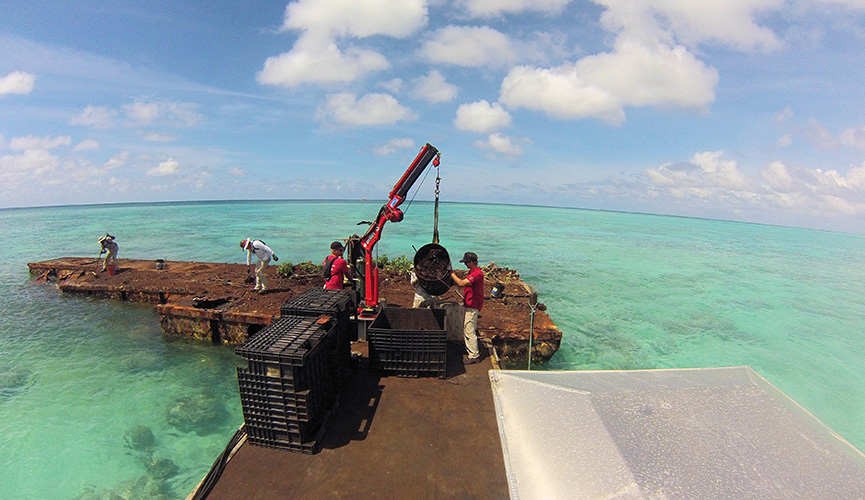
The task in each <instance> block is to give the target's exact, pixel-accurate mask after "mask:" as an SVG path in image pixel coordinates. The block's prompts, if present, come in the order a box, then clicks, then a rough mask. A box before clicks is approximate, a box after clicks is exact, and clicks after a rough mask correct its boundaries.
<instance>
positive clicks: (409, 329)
mask: <svg viewBox="0 0 865 500" xmlns="http://www.w3.org/2000/svg"><path fill="white" fill-rule="evenodd" d="M444 319H445V311H444V309H409V308H402V307H385V308H382V310H381V312H379V313H378V316H376V318H375V321H373V322H372V324H371V325H370V327H369V329H368V331H367V340H368V341H369V361H370V366H371V367H372V368H373V369H375V370H386V371H395V372H396V375H397V376H398V377H418V376H420V375H421V374H427V373H432V374H435V375H436V376H438V378H445V377H446V376H447V331H446V330H445V328H444Z"/></svg>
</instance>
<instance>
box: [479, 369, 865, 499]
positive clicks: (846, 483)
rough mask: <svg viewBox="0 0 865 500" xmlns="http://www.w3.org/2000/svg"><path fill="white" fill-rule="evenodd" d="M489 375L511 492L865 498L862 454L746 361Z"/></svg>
mask: <svg viewBox="0 0 865 500" xmlns="http://www.w3.org/2000/svg"><path fill="white" fill-rule="evenodd" d="M490 381H491V384H492V389H493V397H494V399H495V405H496V414H497V417H498V424H499V433H500V434H501V442H502V451H503V452H504V458H505V466H506V468H507V476H508V482H509V487H510V495H511V499H513V500H517V499H521V500H531V499H543V500H552V499H569V500H571V499H573V500H577V499H664V500H674V499H677V500H678V499H681V500H693V499H767V498H770V499H771V498H783V499H800V498H801V499H845V500H846V499H851V498H863V497H865V455H863V454H862V453H861V452H860V451H859V450H857V449H856V448H854V447H853V446H851V445H850V444H849V443H847V442H846V441H845V440H844V439H843V438H841V437H840V436H839V435H837V434H835V433H834V432H832V430H831V429H829V428H828V427H826V426H825V425H824V424H823V423H822V422H820V421H819V420H817V418H815V417H814V416H813V415H811V414H810V413H808V412H807V411H806V410H805V409H804V408H802V407H801V406H799V405H798V404H796V402H795V401H793V400H792V399H790V398H788V397H787V396H786V395H785V394H784V393H782V392H781V391H780V390H778V389H777V388H775V387H774V386H772V385H771V384H770V383H769V382H768V381H766V380H765V379H764V378H762V377H761V376H760V375H759V374H757V373H756V372H755V371H754V370H752V369H751V368H749V367H731V368H699V369H673V370H634V371H582V372H581V371H567V372H564V371H516V370H498V371H496V370H493V371H490Z"/></svg>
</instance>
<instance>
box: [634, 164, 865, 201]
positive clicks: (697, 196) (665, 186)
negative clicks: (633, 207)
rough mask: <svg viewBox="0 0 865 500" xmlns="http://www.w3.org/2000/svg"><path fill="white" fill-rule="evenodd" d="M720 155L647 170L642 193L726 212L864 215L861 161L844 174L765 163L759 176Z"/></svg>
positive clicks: (864, 173)
mask: <svg viewBox="0 0 865 500" xmlns="http://www.w3.org/2000/svg"><path fill="white" fill-rule="evenodd" d="M721 155H722V152H720V151H715V152H704V153H698V154H696V155H694V157H693V158H692V159H691V161H689V162H686V163H678V164H670V163H668V164H664V165H661V166H660V167H657V168H652V169H647V170H646V172H645V173H646V178H647V180H648V182H649V183H648V185H647V186H646V193H651V194H652V196H654V197H658V198H662V199H663V198H665V197H666V198H671V199H676V200H680V201H683V202H688V201H689V200H690V201H700V202H711V203H712V204H714V205H715V206H716V207H718V208H720V209H722V210H724V211H726V212H736V211H740V210H747V211H755V212H762V211H765V210H776V209H781V210H783V211H784V212H787V213H793V214H797V213H798V214H808V215H816V216H838V215H857V216H865V163H863V165H862V166H860V167H854V168H851V169H850V170H849V171H848V172H847V174H846V175H845V174H843V173H842V172H839V171H838V170H835V169H829V170H824V169H821V168H813V169H809V168H804V167H790V166H788V165H785V164H784V163H782V162H778V161H775V162H770V163H769V164H767V165H766V166H765V167H763V168H762V169H761V170H760V171H759V173H758V175H756V176H752V175H749V174H748V173H746V172H745V171H744V170H743V169H741V168H740V167H739V165H738V164H737V163H736V162H735V161H732V160H724V159H722V158H721Z"/></svg>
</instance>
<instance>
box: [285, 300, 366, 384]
mask: <svg viewBox="0 0 865 500" xmlns="http://www.w3.org/2000/svg"><path fill="white" fill-rule="evenodd" d="M354 308H355V305H354V295H353V292H352V291H350V290H327V289H324V288H312V289H309V290H307V291H305V292H303V293H302V294H300V295H298V296H297V297H294V298H293V299H289V300H288V301H287V302H286V303H285V304H283V305H282V307H280V314H281V315H283V316H312V317H320V316H321V315H329V316H331V317H333V319H334V320H336V343H335V344H334V350H333V351H332V352H331V353H330V361H329V362H330V367H331V369H333V370H334V371H335V373H337V374H338V377H337V380H338V381H339V382H340V383H343V382H347V381H348V378H349V376H350V375H351V316H352V314H353V312H354Z"/></svg>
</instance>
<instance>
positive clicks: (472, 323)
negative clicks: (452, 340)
mask: <svg viewBox="0 0 865 500" xmlns="http://www.w3.org/2000/svg"><path fill="white" fill-rule="evenodd" d="M465 309H466V317H465V322H464V323H463V333H464V335H465V339H466V352H467V353H468V356H469V357H470V358H478V357H480V355H481V353H480V351H479V350H478V313H479V312H480V311H478V310H477V309H472V308H471V307H466V308H465Z"/></svg>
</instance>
